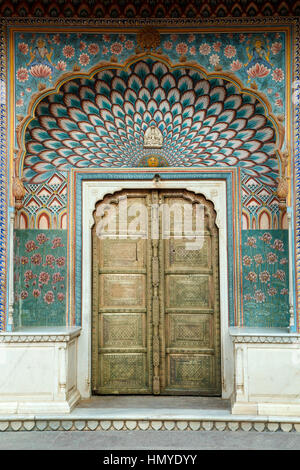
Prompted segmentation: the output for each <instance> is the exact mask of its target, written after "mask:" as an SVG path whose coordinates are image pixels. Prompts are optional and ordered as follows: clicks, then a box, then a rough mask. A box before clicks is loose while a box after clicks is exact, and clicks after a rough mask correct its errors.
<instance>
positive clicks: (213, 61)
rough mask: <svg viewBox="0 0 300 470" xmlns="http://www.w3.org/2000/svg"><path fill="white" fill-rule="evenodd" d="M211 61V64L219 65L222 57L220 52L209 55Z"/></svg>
mask: <svg viewBox="0 0 300 470" xmlns="http://www.w3.org/2000/svg"><path fill="white" fill-rule="evenodd" d="M209 62H210V63H211V65H217V64H218V63H219V62H220V57H219V56H218V54H212V55H211V56H210V57H209Z"/></svg>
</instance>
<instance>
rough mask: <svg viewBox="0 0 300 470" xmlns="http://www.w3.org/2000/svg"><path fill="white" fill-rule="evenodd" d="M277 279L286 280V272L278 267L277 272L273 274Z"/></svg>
mask: <svg viewBox="0 0 300 470" xmlns="http://www.w3.org/2000/svg"><path fill="white" fill-rule="evenodd" d="M273 277H275V279H279V281H284V280H285V272H284V271H283V270H282V269H277V271H276V273H274V274H273Z"/></svg>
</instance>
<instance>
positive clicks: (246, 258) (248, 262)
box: [243, 255, 252, 266]
mask: <svg viewBox="0 0 300 470" xmlns="http://www.w3.org/2000/svg"><path fill="white" fill-rule="evenodd" d="M251 263H252V259H251V258H250V256H248V255H245V256H244V257H243V264H244V266H251Z"/></svg>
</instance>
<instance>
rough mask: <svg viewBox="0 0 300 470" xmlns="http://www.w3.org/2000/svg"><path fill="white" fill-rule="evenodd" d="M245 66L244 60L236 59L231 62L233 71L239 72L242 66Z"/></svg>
mask: <svg viewBox="0 0 300 470" xmlns="http://www.w3.org/2000/svg"><path fill="white" fill-rule="evenodd" d="M242 67H243V64H242V62H240V61H239V60H234V61H233V62H231V64H230V68H231V70H232V71H233V72H237V71H238V70H240V69H241V68H242Z"/></svg>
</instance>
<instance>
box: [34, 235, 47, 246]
mask: <svg viewBox="0 0 300 470" xmlns="http://www.w3.org/2000/svg"><path fill="white" fill-rule="evenodd" d="M36 240H37V242H38V244H39V245H43V243H45V242H46V241H47V240H49V238H47V237H46V235H45V234H44V233H38V234H37V236H36Z"/></svg>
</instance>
